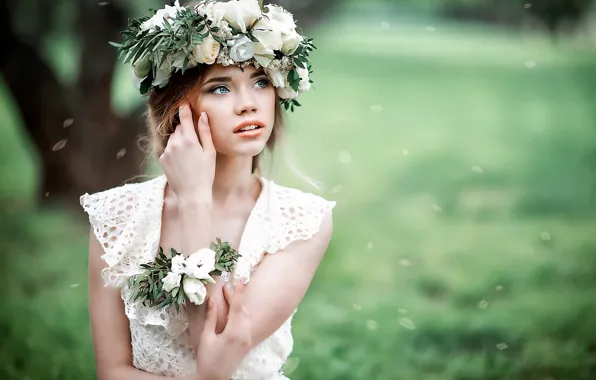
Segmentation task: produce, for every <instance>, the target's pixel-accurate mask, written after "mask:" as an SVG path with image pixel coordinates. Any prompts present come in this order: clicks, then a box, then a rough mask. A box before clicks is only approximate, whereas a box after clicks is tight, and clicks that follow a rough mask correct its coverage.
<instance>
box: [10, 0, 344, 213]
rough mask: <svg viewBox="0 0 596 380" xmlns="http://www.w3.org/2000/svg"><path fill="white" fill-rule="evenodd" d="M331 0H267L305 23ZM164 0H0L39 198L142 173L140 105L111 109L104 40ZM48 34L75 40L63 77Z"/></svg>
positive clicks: (110, 66) (111, 53)
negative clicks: (67, 75) (122, 111)
mask: <svg viewBox="0 0 596 380" xmlns="http://www.w3.org/2000/svg"><path fill="white" fill-rule="evenodd" d="M338 2H339V0H303V1H301V2H290V1H288V0H279V1H271V3H279V4H281V5H283V6H284V7H286V8H287V9H288V10H289V11H291V12H293V13H294V15H295V18H296V19H297V20H299V22H300V24H301V25H302V26H304V28H305V29H308V28H312V27H313V26H315V25H316V24H317V23H318V22H320V20H321V19H322V18H323V17H324V15H325V14H326V12H327V11H328V10H329V9H330V8H331V7H332V6H333V5H334V4H336V3H338ZM164 3H171V1H169V0H168V1H164V0H154V1H146V0H145V1H140V0H139V1H126V0H115V1H98V0H58V1H53V2H48V1H45V0H22V1H19V2H12V1H9V0H0V36H1V38H2V46H3V53H2V55H0V73H2V75H3V77H4V80H5V83H6V86H7V87H8V89H9V91H10V93H11V94H12V97H13V99H14V102H15V104H16V106H17V108H18V112H19V114H20V116H21V120H22V122H23V127H24V128H25V130H26V132H27V133H28V135H29V137H30V139H31V141H32V142H33V145H34V147H35V148H36V151H37V155H38V157H37V158H38V159H39V166H40V176H41V178H40V183H39V185H40V188H39V190H38V194H39V196H38V198H39V200H40V201H42V202H43V201H45V200H46V199H51V200H52V201H57V202H65V203H66V204H69V205H71V206H75V207H76V206H77V205H78V196H79V195H81V194H82V193H84V192H95V191H99V190H103V189H106V188H109V187H112V186H117V185H120V184H122V183H123V182H124V181H126V180H128V179H131V178H133V177H134V176H136V175H138V174H141V171H142V167H141V163H142V160H143V159H144V157H145V155H144V152H142V150H141V149H139V146H138V137H139V136H140V135H141V134H142V133H143V131H144V120H143V109H142V108H140V109H137V110H135V111H133V112H132V113H131V114H129V115H125V116H121V115H118V114H117V113H116V112H114V110H113V109H112V106H111V104H112V81H113V75H114V70H115V63H116V62H117V52H116V49H114V48H113V47H111V46H110V45H109V44H108V41H118V40H119V39H120V34H119V33H120V31H121V30H122V29H123V28H124V27H125V25H126V23H127V18H128V15H129V14H131V13H134V14H138V13H137V12H146V11H147V8H149V7H155V6H160V4H164ZM182 3H185V2H184V1H182ZM55 35H68V36H70V37H71V40H74V41H75V42H76V45H77V46H76V49H75V50H76V51H77V52H78V54H72V56H69V57H68V59H69V60H70V61H76V62H75V63H74V64H73V71H74V73H73V75H72V80H70V81H69V80H64V78H60V77H59V76H58V75H57V73H56V70H53V69H52V66H51V65H50V64H49V62H48V56H51V55H52V54H57V53H55V52H54V51H52V49H53V48H54V47H55V46H53V45H51V44H50V45H49V44H48V39H49V37H50V36H55ZM48 50H49V52H48ZM48 193H49V197H47V196H46V195H48Z"/></svg>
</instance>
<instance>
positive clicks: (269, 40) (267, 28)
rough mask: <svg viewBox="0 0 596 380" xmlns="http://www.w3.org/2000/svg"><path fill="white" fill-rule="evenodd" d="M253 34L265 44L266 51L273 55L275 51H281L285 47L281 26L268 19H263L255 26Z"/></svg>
mask: <svg viewBox="0 0 596 380" xmlns="http://www.w3.org/2000/svg"><path fill="white" fill-rule="evenodd" d="M252 34H253V36H255V37H256V38H257V39H258V40H259V41H260V42H261V44H263V48H264V49H266V50H267V51H271V52H272V53H273V50H280V49H281V48H282V46H283V40H282V35H281V30H280V28H279V26H278V25H277V24H276V23H275V22H274V21H271V20H269V19H268V18H267V17H263V18H262V19H260V20H259V21H258V22H257V23H256V24H255V27H254V28H253V31H252Z"/></svg>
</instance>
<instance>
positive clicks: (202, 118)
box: [201, 112, 207, 123]
mask: <svg viewBox="0 0 596 380" xmlns="http://www.w3.org/2000/svg"><path fill="white" fill-rule="evenodd" d="M206 119H207V114H206V113H205V112H201V121H202V122H203V123H204V122H206V121H207V120H206Z"/></svg>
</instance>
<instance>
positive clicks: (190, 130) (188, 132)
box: [174, 104, 198, 141]
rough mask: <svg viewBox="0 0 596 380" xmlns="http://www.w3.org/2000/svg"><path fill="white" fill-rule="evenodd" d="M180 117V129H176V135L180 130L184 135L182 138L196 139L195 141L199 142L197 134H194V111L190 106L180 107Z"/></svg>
mask: <svg viewBox="0 0 596 380" xmlns="http://www.w3.org/2000/svg"><path fill="white" fill-rule="evenodd" d="M179 115H180V127H178V128H176V131H175V132H174V133H176V132H178V130H180V133H181V134H182V136H184V138H188V139H193V137H194V140H197V141H198V138H197V135H196V133H194V129H195V127H194V123H193V120H192V111H191V109H190V106H189V105H188V104H184V105H182V106H180V111H179Z"/></svg>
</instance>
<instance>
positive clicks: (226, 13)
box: [213, 0, 263, 33]
mask: <svg viewBox="0 0 596 380" xmlns="http://www.w3.org/2000/svg"><path fill="white" fill-rule="evenodd" d="M218 8H219V9H218ZM213 12H214V14H219V12H223V18H224V19H225V20H226V21H227V22H228V23H229V24H230V26H231V27H233V28H234V29H236V30H237V31H241V32H242V33H246V31H247V30H248V28H250V27H251V26H252V24H254V22H255V21H257V19H258V18H259V17H261V16H262V14H263V13H262V12H261V7H259V3H258V2H257V1H256V0H232V1H228V2H225V3H218V4H216V5H214V9H213Z"/></svg>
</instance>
